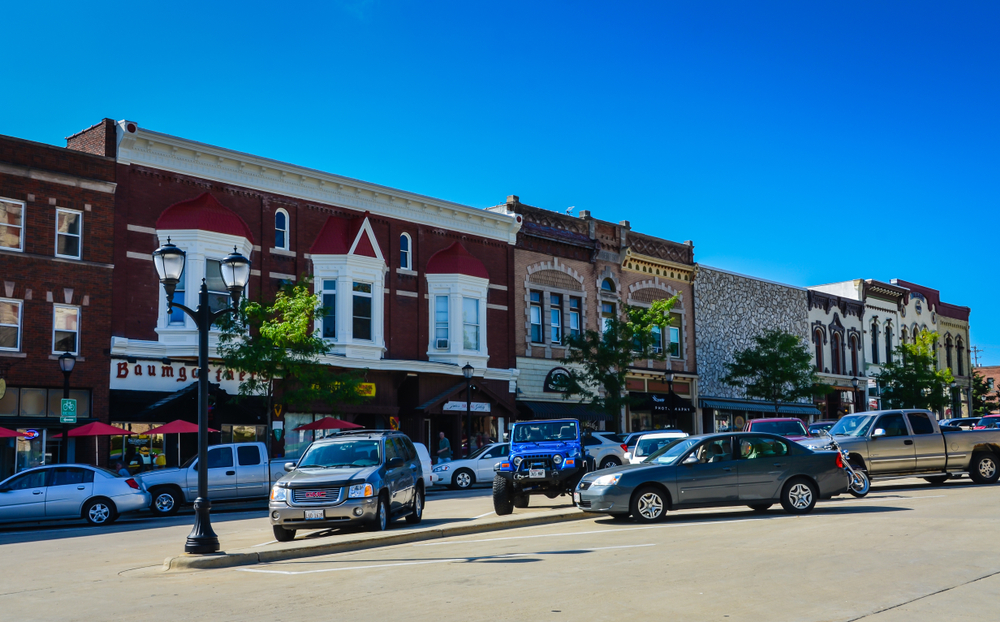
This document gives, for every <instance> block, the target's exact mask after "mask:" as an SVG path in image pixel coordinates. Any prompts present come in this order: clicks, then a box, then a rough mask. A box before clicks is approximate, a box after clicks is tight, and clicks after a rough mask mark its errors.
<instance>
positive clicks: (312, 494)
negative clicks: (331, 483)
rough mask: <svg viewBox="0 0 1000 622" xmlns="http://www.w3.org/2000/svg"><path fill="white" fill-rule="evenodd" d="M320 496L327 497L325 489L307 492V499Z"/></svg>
mask: <svg viewBox="0 0 1000 622" xmlns="http://www.w3.org/2000/svg"><path fill="white" fill-rule="evenodd" d="M318 497H326V493H325V492H323V491H321V490H318V491H316V492H307V493H306V499H316V498H318Z"/></svg>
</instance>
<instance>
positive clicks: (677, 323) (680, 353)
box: [666, 313, 684, 359]
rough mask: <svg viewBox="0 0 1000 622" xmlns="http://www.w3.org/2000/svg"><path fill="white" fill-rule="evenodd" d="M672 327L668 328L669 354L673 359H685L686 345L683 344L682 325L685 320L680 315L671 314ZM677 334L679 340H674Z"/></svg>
mask: <svg viewBox="0 0 1000 622" xmlns="http://www.w3.org/2000/svg"><path fill="white" fill-rule="evenodd" d="M670 320H671V321H670V325H669V326H667V331H666V332H667V353H668V354H670V356H671V357H672V358H675V359H683V358H684V343H683V333H682V332H681V328H682V324H683V322H684V318H683V317H681V316H680V315H679V314H676V313H671V314H670ZM675 333H676V334H677V339H676V340H674V334H675ZM674 344H677V354H674Z"/></svg>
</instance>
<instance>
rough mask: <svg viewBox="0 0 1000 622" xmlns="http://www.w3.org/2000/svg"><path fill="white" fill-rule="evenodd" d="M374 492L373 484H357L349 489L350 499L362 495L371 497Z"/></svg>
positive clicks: (348, 496)
mask: <svg viewBox="0 0 1000 622" xmlns="http://www.w3.org/2000/svg"><path fill="white" fill-rule="evenodd" d="M372 494H373V489H372V485H371V484H355V485H353V486H351V487H350V488H348V489H347V498H348V499H360V498H362V497H371V496H372Z"/></svg>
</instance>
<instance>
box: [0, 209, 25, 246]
mask: <svg viewBox="0 0 1000 622" xmlns="http://www.w3.org/2000/svg"><path fill="white" fill-rule="evenodd" d="M0 248H3V249H6V250H10V251H23V250H24V203H23V202H21V201H15V200H13V199H0Z"/></svg>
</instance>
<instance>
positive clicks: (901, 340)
mask: <svg viewBox="0 0 1000 622" xmlns="http://www.w3.org/2000/svg"><path fill="white" fill-rule="evenodd" d="M906 339H907V332H906V327H905V326H904V327H902V328H900V329H899V345H903V344H904V343H906Z"/></svg>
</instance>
